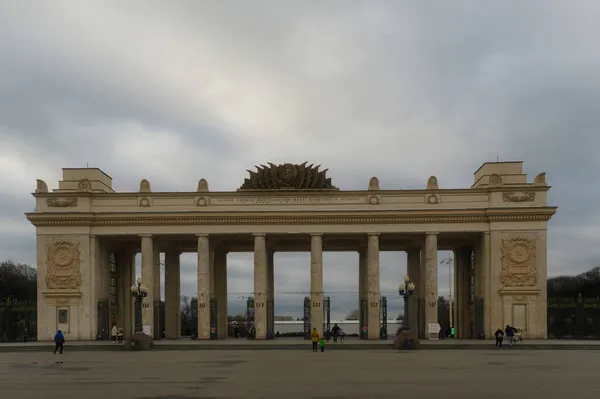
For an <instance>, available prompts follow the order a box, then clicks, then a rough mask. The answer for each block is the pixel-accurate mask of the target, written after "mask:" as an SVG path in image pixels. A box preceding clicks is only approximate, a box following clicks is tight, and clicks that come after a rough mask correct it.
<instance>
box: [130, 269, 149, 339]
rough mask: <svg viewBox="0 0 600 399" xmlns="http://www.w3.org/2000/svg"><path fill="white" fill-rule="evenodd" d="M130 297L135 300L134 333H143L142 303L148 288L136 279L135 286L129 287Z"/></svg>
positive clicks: (139, 279)
mask: <svg viewBox="0 0 600 399" xmlns="http://www.w3.org/2000/svg"><path fill="white" fill-rule="evenodd" d="M131 295H132V296H133V297H134V298H135V333H136V334H137V333H143V331H144V327H143V325H142V301H143V300H144V298H146V297H147V296H148V287H146V286H145V285H144V284H142V279H141V278H138V279H137V281H136V284H134V285H132V286H131Z"/></svg>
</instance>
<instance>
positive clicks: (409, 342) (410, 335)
mask: <svg viewBox="0 0 600 399" xmlns="http://www.w3.org/2000/svg"><path fill="white" fill-rule="evenodd" d="M419 344H420V343H419V337H418V336H417V332H416V331H412V330H403V331H399V332H398V334H396V339H395V341H394V346H395V347H396V349H418V348H419Z"/></svg>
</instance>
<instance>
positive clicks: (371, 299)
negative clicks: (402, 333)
mask: <svg viewBox="0 0 600 399" xmlns="http://www.w3.org/2000/svg"><path fill="white" fill-rule="evenodd" d="M367 290H368V294H367V302H368V304H367V305H368V309H369V310H368V313H369V315H368V317H369V330H368V339H379V329H380V321H379V318H380V315H379V313H380V311H379V309H380V303H379V301H380V300H381V298H380V292H379V234H376V233H369V235H368V239H367Z"/></svg>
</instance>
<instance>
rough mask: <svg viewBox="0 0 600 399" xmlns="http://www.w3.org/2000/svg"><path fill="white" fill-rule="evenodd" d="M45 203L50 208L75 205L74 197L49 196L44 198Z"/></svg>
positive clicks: (75, 199)
mask: <svg viewBox="0 0 600 399" xmlns="http://www.w3.org/2000/svg"><path fill="white" fill-rule="evenodd" d="M46 205H48V206H49V207H51V208H71V207H76V206H77V198H76V197H51V198H46Z"/></svg>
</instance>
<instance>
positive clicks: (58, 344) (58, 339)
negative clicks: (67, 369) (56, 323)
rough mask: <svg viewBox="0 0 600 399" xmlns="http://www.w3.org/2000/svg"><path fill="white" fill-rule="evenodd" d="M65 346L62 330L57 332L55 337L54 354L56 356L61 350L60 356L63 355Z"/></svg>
mask: <svg viewBox="0 0 600 399" xmlns="http://www.w3.org/2000/svg"><path fill="white" fill-rule="evenodd" d="M64 344H65V336H64V335H63V333H62V331H61V330H58V331H57V332H56V335H55V336H54V354H55V355H56V351H57V350H59V349H60V352H59V353H60V354H61V355H62V354H63V346H64Z"/></svg>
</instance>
